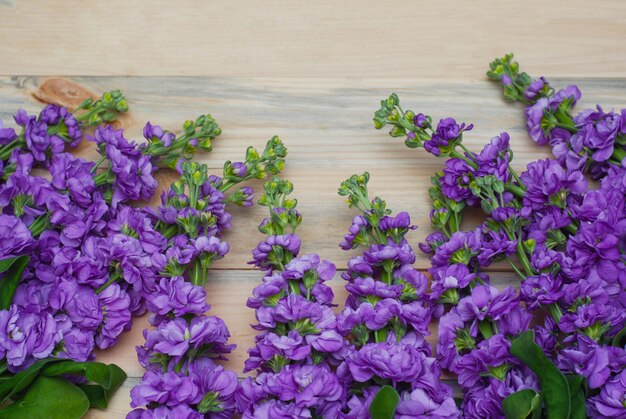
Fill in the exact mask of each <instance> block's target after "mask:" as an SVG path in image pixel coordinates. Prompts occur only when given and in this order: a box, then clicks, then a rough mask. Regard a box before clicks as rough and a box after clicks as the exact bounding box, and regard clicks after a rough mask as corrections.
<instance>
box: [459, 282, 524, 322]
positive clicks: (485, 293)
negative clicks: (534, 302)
mask: <svg viewBox="0 0 626 419" xmlns="http://www.w3.org/2000/svg"><path fill="white" fill-rule="evenodd" d="M518 305H519V299H518V297H517V296H516V295H515V290H514V289H513V288H511V287H507V288H505V289H504V290H502V292H499V291H498V289H497V288H495V287H492V286H489V285H478V286H476V287H474V289H472V294H471V295H470V296H469V297H465V298H463V299H461V301H459V305H458V306H457V311H458V313H459V316H460V317H461V319H462V320H463V321H466V322H467V321H472V320H478V321H482V320H485V319H487V318H488V319H493V320H498V319H500V318H501V317H502V316H504V315H506V314H508V313H510V312H511V311H512V310H513V309H515V307H517V306H518Z"/></svg>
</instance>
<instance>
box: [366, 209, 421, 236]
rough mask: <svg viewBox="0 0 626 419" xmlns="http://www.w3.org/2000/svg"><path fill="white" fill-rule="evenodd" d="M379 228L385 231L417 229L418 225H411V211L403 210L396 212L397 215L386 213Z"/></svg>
mask: <svg viewBox="0 0 626 419" xmlns="http://www.w3.org/2000/svg"><path fill="white" fill-rule="evenodd" d="M355 218H356V217H355ZM378 228H379V229H380V231H382V232H383V233H386V232H388V231H390V230H405V229H416V228H417V227H415V226H411V217H410V216H409V213H408V212H405V211H402V212H399V213H398V214H396V216H395V217H390V216H388V215H385V216H384V217H383V218H381V220H380V223H379V225H378Z"/></svg>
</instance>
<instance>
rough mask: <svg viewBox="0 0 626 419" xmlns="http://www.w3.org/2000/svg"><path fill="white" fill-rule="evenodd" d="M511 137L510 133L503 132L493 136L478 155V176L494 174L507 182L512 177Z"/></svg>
mask: <svg viewBox="0 0 626 419" xmlns="http://www.w3.org/2000/svg"><path fill="white" fill-rule="evenodd" d="M510 139H511V137H510V136H509V134H507V133H506V132H503V133H502V134H500V135H499V136H497V137H494V138H492V139H491V141H490V143H489V144H487V145H486V146H485V147H484V148H483V149H482V151H481V152H480V153H478V154H477V155H476V161H477V163H478V169H477V170H476V175H477V176H487V175H493V176H495V177H496V178H498V179H500V180H501V181H503V182H507V181H508V180H509V179H510V177H511V175H510V172H509V163H510V159H511V158H510V156H511V154H510V153H511V150H510V146H509V141H510Z"/></svg>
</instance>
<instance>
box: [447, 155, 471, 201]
mask: <svg viewBox="0 0 626 419" xmlns="http://www.w3.org/2000/svg"><path fill="white" fill-rule="evenodd" d="M474 176H475V173H474V169H473V168H472V167H471V166H470V165H468V164H467V162H466V161H465V160H462V159H457V158H452V159H448V160H447V161H446V166H445V167H444V169H443V176H441V177H440V178H439V180H440V182H441V192H442V193H443V194H444V195H445V196H446V197H447V198H450V199H453V200H455V201H457V202H461V201H465V202H467V204H468V205H474V204H476V203H477V202H478V199H477V198H476V197H475V196H474V194H472V191H471V190H470V183H471V182H472V181H473V180H474Z"/></svg>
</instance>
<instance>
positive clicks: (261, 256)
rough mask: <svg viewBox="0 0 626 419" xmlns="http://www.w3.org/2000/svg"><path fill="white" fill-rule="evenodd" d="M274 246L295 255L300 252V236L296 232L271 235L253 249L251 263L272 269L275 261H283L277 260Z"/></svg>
mask: <svg viewBox="0 0 626 419" xmlns="http://www.w3.org/2000/svg"><path fill="white" fill-rule="evenodd" d="M274 247H278V248H281V249H282V251H286V252H289V253H290V254H291V255H292V256H293V257H295V256H297V255H298V253H299V252H300V237H298V236H297V235H295V234H285V235H279V236H269V237H268V238H267V239H265V240H264V241H262V242H260V243H259V244H258V245H257V247H256V249H254V250H253V251H252V257H253V260H252V261H251V262H249V263H250V264H253V265H254V266H256V267H258V268H259V269H261V270H270V269H272V266H273V265H274V264H275V263H277V262H280V263H282V260H280V261H278V260H275V259H276V255H275V254H274V251H273V250H274Z"/></svg>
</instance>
